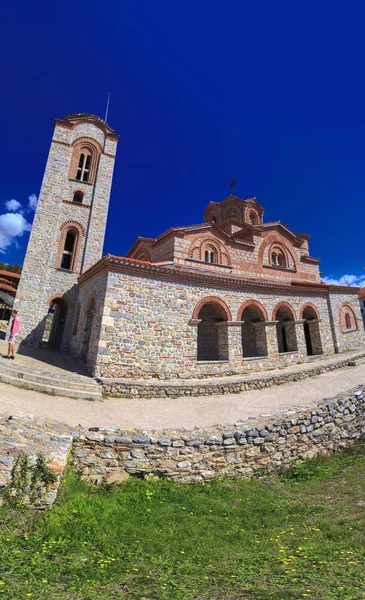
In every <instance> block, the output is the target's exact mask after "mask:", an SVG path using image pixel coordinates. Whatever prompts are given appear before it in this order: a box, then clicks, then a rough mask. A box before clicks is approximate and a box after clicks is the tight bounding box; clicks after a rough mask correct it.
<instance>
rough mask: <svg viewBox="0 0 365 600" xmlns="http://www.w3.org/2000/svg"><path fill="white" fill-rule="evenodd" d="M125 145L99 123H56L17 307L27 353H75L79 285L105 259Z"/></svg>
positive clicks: (69, 119)
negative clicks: (119, 155)
mask: <svg viewBox="0 0 365 600" xmlns="http://www.w3.org/2000/svg"><path fill="white" fill-rule="evenodd" d="M118 139H119V136H117V135H116V134H115V132H114V130H113V129H112V128H111V127H110V126H109V125H108V124H107V123H106V122H105V121H103V120H102V119H100V118H99V117H97V116H95V115H90V114H87V113H75V114H71V115H67V116H66V117H64V118H63V119H59V120H58V119H57V120H56V121H55V123H54V133H53V139H52V143H51V147H50V150H49V153H48V160H47V164H46V169H45V173H44V177H43V182H42V187H41V191H40V194H39V200H38V205H37V210H36V213H35V216H34V222H33V226H32V231H31V235H30V239H29V243H28V248H27V252H26V256H25V260H24V266H23V270H22V276H21V280H20V284H19V288H18V292H17V296H16V299H15V305H14V308H16V309H17V310H18V312H19V316H20V322H21V331H20V335H21V339H22V341H23V343H25V344H27V345H32V346H40V345H41V342H42V340H43V341H49V343H50V344H51V345H52V346H53V347H55V348H60V349H61V350H64V351H66V350H68V347H69V340H70V335H71V330H72V323H73V318H74V312H75V304H76V299H77V293H78V286H77V279H78V277H79V275H80V274H81V273H83V272H84V271H86V270H87V269H88V268H89V267H91V266H92V265H93V264H94V263H96V262H97V261H98V260H99V259H100V258H101V256H102V251H103V244H104V236H105V227H106V221H107V216H108V207H109V198H110V190H111V184H112V178H113V170H114V162H115V154H116V148H117V143H118Z"/></svg>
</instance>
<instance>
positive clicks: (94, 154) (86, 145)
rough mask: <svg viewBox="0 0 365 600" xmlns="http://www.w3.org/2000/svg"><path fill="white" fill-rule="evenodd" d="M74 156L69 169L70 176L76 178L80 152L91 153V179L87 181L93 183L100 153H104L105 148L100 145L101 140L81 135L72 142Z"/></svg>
mask: <svg viewBox="0 0 365 600" xmlns="http://www.w3.org/2000/svg"><path fill="white" fill-rule="evenodd" d="M71 147H72V157H71V162H70V170H69V175H68V176H69V178H70V179H76V175H77V167H78V164H79V158H80V154H81V153H82V152H83V151H84V152H87V153H88V154H90V156H91V159H90V171H89V179H88V181H87V183H93V182H94V180H95V175H96V168H97V163H98V158H99V156H100V154H102V152H103V150H102V147H101V146H100V144H99V142H98V141H97V140H95V139H94V138H90V137H79V138H76V139H75V140H74V141H73V142H72V144H71Z"/></svg>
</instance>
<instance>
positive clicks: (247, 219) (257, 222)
mask: <svg viewBox="0 0 365 600" xmlns="http://www.w3.org/2000/svg"><path fill="white" fill-rule="evenodd" d="M251 213H252V214H253V215H254V220H255V222H254V223H253V226H255V225H260V224H261V219H260V215H259V214H258V212H257V210H256V209H255V208H252V207H251V206H247V207H246V209H245V222H246V223H248V224H250V216H251Z"/></svg>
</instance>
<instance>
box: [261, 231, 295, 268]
mask: <svg viewBox="0 0 365 600" xmlns="http://www.w3.org/2000/svg"><path fill="white" fill-rule="evenodd" d="M271 244H275V245H276V244H277V245H279V246H280V249H281V250H282V251H283V252H284V254H285V256H286V257H287V258H288V255H290V256H291V258H292V260H293V263H294V264H295V268H296V270H298V264H297V259H296V257H295V256H294V254H292V253H291V252H290V251H289V249H288V248H287V246H285V244H283V238H282V236H281V235H279V234H277V233H272V234H270V235H268V236H267V237H266V238H265V239H264V240H263V242H262V244H261V246H260V249H259V252H258V258H257V262H258V264H259V265H262V264H263V261H264V254H265V250H266V248H267V247H268V246H270V245H271ZM286 266H288V260H287V265H286Z"/></svg>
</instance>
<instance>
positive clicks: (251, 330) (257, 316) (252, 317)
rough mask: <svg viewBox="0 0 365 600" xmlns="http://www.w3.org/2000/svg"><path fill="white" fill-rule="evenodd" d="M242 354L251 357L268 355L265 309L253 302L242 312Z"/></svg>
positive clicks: (244, 356)
mask: <svg viewBox="0 0 365 600" xmlns="http://www.w3.org/2000/svg"><path fill="white" fill-rule="evenodd" d="M241 320H242V321H243V325H242V356H243V358H250V357H255V356H267V340H266V328H265V315H264V313H263V311H262V310H261V309H260V308H259V307H258V306H256V305H255V304H251V305H249V306H246V308H245V309H244V310H243V312H242V316H241Z"/></svg>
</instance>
